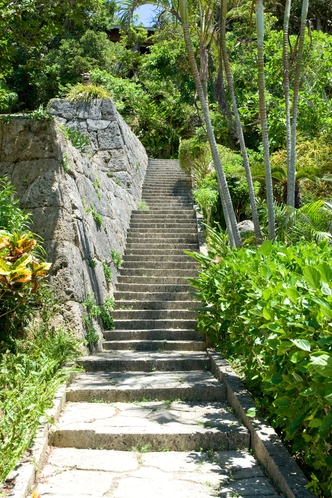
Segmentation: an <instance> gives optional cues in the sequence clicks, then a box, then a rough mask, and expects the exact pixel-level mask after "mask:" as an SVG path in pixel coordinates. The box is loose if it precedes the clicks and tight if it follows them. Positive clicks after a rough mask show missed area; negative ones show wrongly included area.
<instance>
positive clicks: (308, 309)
mask: <svg viewBox="0 0 332 498" xmlns="http://www.w3.org/2000/svg"><path fill="white" fill-rule="evenodd" d="M209 237H210V252H209V256H208V257H207V256H204V255H202V254H196V255H195V254H193V257H195V259H197V260H198V261H199V262H200V263H201V270H200V276H199V278H196V279H192V284H193V286H194V287H195V289H196V295H197V299H199V300H200V301H201V302H202V303H203V304H202V308H201V312H200V314H199V318H198V325H199V328H200V330H201V331H202V332H204V333H208V334H209V335H210V337H211V339H212V340H213V342H214V343H215V344H216V346H217V347H218V348H219V349H220V350H221V351H222V353H223V354H224V355H225V356H227V357H234V358H236V361H237V362H238V364H239V365H240V367H241V371H242V373H243V375H244V376H245V379H246V382H247V383H248V386H249V388H250V389H251V390H252V391H253V392H254V393H256V394H257V401H258V403H259V405H260V408H261V410H262V412H263V414H265V415H266V416H268V418H269V419H270V421H271V422H272V424H273V426H274V427H276V428H279V430H280V431H281V432H282V434H283V435H284V437H285V439H286V440H288V441H289V442H290V444H291V446H292V448H293V451H294V453H295V454H296V456H297V458H298V460H299V461H300V462H302V463H303V464H305V467H304V468H309V469H311V470H310V474H311V478H312V480H313V482H316V481H317V479H318V481H319V490H320V494H319V496H329V495H330V493H331V490H332V479H331V475H332V473H331V468H332V454H331V442H332V416H331V413H332V412H331V406H332V349H331V348H332V329H331V318H332V288H331V281H332V266H331V256H332V248H331V246H330V245H328V243H327V241H326V240H324V241H322V242H320V243H318V244H317V243H313V242H311V243H307V242H299V243H297V244H294V245H293V246H286V245H284V244H283V243H274V244H273V243H271V242H269V241H268V242H264V243H263V245H262V246H261V247H250V248H242V249H240V250H236V251H233V250H231V249H230V248H229V247H228V246H227V245H225V242H224V239H223V237H221V236H220V235H218V234H217V233H215V232H212V231H210V235H209ZM309 477H310V475H309Z"/></svg>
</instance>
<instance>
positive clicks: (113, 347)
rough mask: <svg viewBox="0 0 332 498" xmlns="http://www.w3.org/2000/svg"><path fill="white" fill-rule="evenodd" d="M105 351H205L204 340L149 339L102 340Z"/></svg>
mask: <svg viewBox="0 0 332 498" xmlns="http://www.w3.org/2000/svg"><path fill="white" fill-rule="evenodd" d="M103 349H104V350H105V351H119V350H121V351H122V350H124V349H129V350H131V351H205V349H206V343H205V342H204V341H167V340H161V341H158V340H151V341H148V340H146V341H142V340H141V339H139V340H136V341H135V340H130V341H104V342H103Z"/></svg>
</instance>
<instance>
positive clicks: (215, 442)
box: [49, 430, 250, 451]
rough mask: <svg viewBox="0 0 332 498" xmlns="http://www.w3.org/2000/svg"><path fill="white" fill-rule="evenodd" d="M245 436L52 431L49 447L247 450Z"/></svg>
mask: <svg viewBox="0 0 332 498" xmlns="http://www.w3.org/2000/svg"><path fill="white" fill-rule="evenodd" d="M249 442H250V441H249V435H248V434H241V433H236V432H235V431H234V433H232V432H231V433H229V432H228V431H227V432H226V431H225V432H217V431H213V430H211V431H206V432H204V433H201V432H199V431H197V432H196V433H195V432H193V433H190V434H185V433H184V434H155V433H152V434H148V433H146V434H141V433H137V434H135V433H132V434H112V433H108V432H106V433H96V432H94V431H89V430H86V431H84V430H81V431H79V432H78V431H70V430H66V431H65V430H64V431H54V432H52V433H51V434H50V437H49V444H50V445H51V446H57V447H60V448H91V449H98V448H103V449H105V450H115V451H132V450H133V449H134V448H135V447H137V448H139V447H142V446H147V445H148V446H149V451H165V450H167V451H195V450H196V451H202V450H203V451H205V450H220V449H223V450H234V449H247V448H249Z"/></svg>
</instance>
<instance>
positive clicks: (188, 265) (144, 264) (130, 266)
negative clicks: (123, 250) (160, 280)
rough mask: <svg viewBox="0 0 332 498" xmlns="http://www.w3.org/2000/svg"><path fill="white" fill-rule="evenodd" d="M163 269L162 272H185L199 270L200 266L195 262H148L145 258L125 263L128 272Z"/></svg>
mask: <svg viewBox="0 0 332 498" xmlns="http://www.w3.org/2000/svg"><path fill="white" fill-rule="evenodd" d="M154 268H155V269H161V270H163V271H164V270H171V269H176V268H182V269H183V270H195V269H196V271H197V270H198V265H197V264H195V261H194V260H192V262H191V261H178V262H176V261H169V262H164V261H158V260H156V259H155V260H154V261H151V260H148V261H147V260H146V259H145V258H144V257H142V258H141V259H136V260H134V261H130V260H129V261H128V260H126V261H125V265H124V268H123V270H125V271H127V270H129V271H133V270H134V269H135V270H144V269H150V270H151V271H152V270H153V269H154Z"/></svg>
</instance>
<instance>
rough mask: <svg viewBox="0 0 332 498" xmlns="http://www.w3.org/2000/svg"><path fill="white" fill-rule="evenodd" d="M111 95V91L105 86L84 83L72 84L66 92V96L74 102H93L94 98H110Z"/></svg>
mask: <svg viewBox="0 0 332 498" xmlns="http://www.w3.org/2000/svg"><path fill="white" fill-rule="evenodd" d="M110 97H111V94H110V92H108V91H107V90H105V88H103V87H101V86H97V85H87V86H84V85H82V83H77V84H76V85H74V86H72V87H71V88H70V90H69V91H68V93H67V94H66V98H67V99H68V100H72V101H74V102H77V101H79V102H80V101H81V102H91V101H92V100H93V99H108V98H110Z"/></svg>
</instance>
